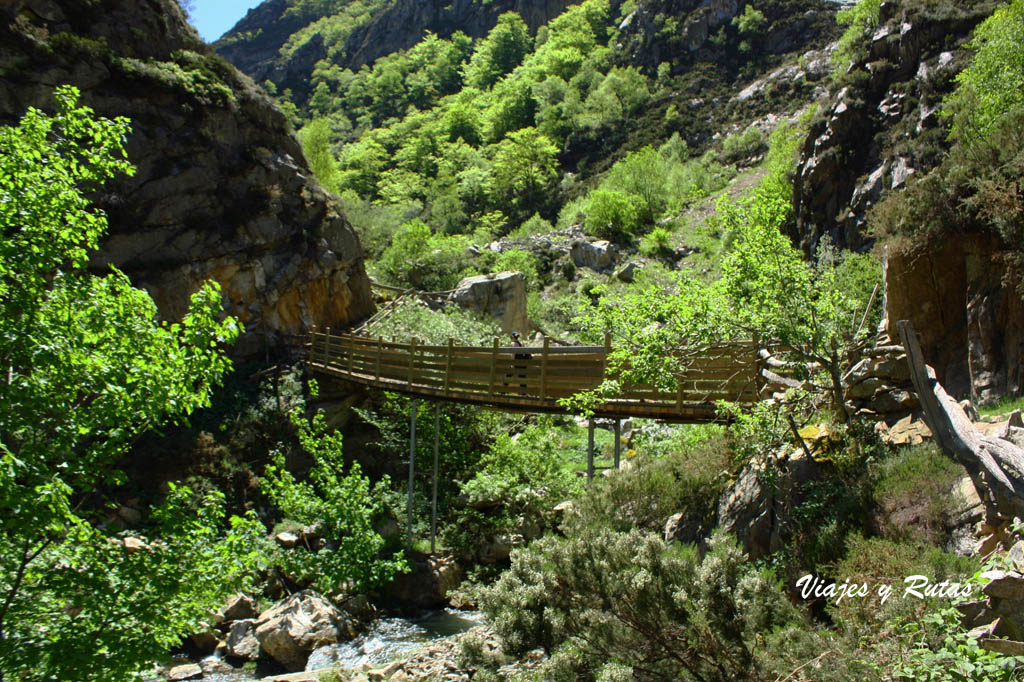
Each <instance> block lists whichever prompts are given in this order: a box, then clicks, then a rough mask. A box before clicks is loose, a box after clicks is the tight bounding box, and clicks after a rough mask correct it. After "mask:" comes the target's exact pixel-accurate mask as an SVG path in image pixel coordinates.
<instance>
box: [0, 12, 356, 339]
mask: <svg viewBox="0 0 1024 682" xmlns="http://www.w3.org/2000/svg"><path fill="white" fill-rule="evenodd" d="M0 73H3V74H4V77H3V79H2V80H0V121H3V122H5V123H12V122H15V121H16V120H17V118H18V117H20V116H21V114H23V113H24V111H25V109H26V108H27V107H29V106H35V107H37V108H40V109H43V110H48V109H52V106H53V98H52V92H53V89H54V87H55V86H57V85H60V84H63V83H70V84H72V85H75V86H77V87H78V88H80V89H81V90H82V98H83V101H84V103H85V104H88V105H89V106H92V107H93V108H94V109H96V111H97V113H99V114H101V115H104V116H115V115H123V116H127V117H129V118H130V119H131V121H132V134H131V136H130V137H129V139H128V141H127V151H128V156H129V159H130V160H131V161H132V162H133V163H134V164H135V165H136V166H137V168H138V172H137V173H136V175H135V176H134V177H132V178H121V179H118V180H117V181H116V182H114V183H112V184H111V185H110V186H109V187H108V192H107V193H106V194H104V195H103V196H101V197H98V203H99V204H100V206H101V207H102V208H104V209H105V210H106V211H107V213H108V216H109V219H110V227H111V230H110V235H109V237H108V238H107V239H106V241H105V243H104V244H103V245H102V250H101V252H100V253H99V254H98V255H97V257H96V258H95V265H96V267H104V266H106V265H107V264H112V265H115V266H117V267H118V268H121V269H122V270H124V271H125V272H126V273H127V274H128V275H129V276H130V277H131V278H132V281H133V282H135V283H136V285H139V286H142V287H144V288H146V289H147V290H148V291H149V292H150V293H151V295H152V296H153V298H154V299H155V300H156V302H157V304H158V306H159V307H160V310H161V312H162V314H163V315H164V316H165V317H166V318H169V319H175V318H178V317H180V316H181V315H182V314H183V312H184V311H185V310H186V307H187V305H188V297H189V295H190V293H191V292H192V291H195V290H196V289H197V288H198V287H199V286H200V284H201V283H202V282H203V281H205V280H206V279H210V278H212V279H215V280H217V281H218V282H220V283H221V284H222V286H223V291H224V295H225V306H226V309H227V311H228V312H229V313H231V314H233V315H236V316H238V317H239V318H240V319H241V320H242V321H243V322H244V323H245V326H246V334H245V336H244V337H243V339H242V340H241V341H240V342H239V344H238V345H237V346H236V348H235V353H237V354H239V355H252V354H254V353H257V352H259V351H261V350H262V349H263V347H264V345H265V344H266V343H267V342H268V341H274V340H277V339H280V338H281V335H284V334H295V333H299V332H302V331H304V330H306V329H308V328H309V327H311V326H314V325H327V324H333V325H340V324H343V323H345V322H348V321H352V320H356V319H360V318H362V317H364V316H366V315H367V314H368V313H369V312H370V311H371V310H372V307H373V304H372V301H371V298H370V293H369V280H368V279H367V277H366V273H365V270H364V267H363V260H362V249H361V247H360V244H359V239H358V237H357V235H356V234H355V232H354V231H353V230H352V229H351V227H350V226H349V224H348V223H347V221H346V220H345V218H344V216H343V215H341V213H340V212H339V210H338V208H337V206H336V204H335V203H334V201H333V200H332V199H331V198H330V197H329V196H328V195H327V194H326V193H325V192H324V191H323V190H322V189H321V188H320V186H319V184H318V183H317V182H316V181H315V179H313V178H312V177H311V174H310V172H309V170H308V167H307V165H306V161H305V159H304V157H303V154H302V150H301V148H300V146H299V145H298V143H297V142H296V140H295V138H294V136H293V135H292V134H291V133H290V132H289V130H288V128H287V124H286V122H285V119H284V117H283V115H282V114H281V113H280V111H278V109H277V108H276V107H275V106H274V105H273V104H272V103H271V102H270V100H269V99H268V98H267V97H266V96H265V95H263V94H261V93H260V92H259V91H258V90H257V89H255V88H254V87H253V85H252V82H251V81H250V80H249V79H248V78H246V77H245V76H243V75H241V74H240V73H239V72H238V71H236V70H235V69H234V68H233V67H231V66H230V65H228V64H227V63H225V62H224V61H223V60H222V59H221V58H219V57H218V56H216V55H215V54H213V53H212V51H211V50H210V49H209V48H207V47H206V46H205V45H204V44H203V43H202V42H201V41H200V40H199V38H198V36H197V35H196V34H195V32H194V30H193V29H192V28H191V27H189V26H188V24H187V23H186V22H185V20H184V17H183V16H182V13H181V10H180V9H179V8H178V5H177V4H176V3H175V2H174V1H173V0H142V1H139V2H135V1H131V0H103V1H102V2H95V1H92V2H90V1H89V0H69V1H67V2H61V3H56V2H53V0H6V1H5V2H3V3H0Z"/></svg>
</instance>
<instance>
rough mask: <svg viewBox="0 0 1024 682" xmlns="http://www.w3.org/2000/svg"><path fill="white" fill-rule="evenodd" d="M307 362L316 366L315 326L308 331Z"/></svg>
mask: <svg viewBox="0 0 1024 682" xmlns="http://www.w3.org/2000/svg"><path fill="white" fill-rule="evenodd" d="M309 361H310V362H311V363H313V364H316V325H313V327H312V329H310V331H309Z"/></svg>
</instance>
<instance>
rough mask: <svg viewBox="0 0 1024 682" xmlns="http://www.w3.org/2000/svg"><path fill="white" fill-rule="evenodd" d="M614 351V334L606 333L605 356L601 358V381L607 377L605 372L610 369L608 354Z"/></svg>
mask: <svg viewBox="0 0 1024 682" xmlns="http://www.w3.org/2000/svg"><path fill="white" fill-rule="evenodd" d="M611 352H612V335H611V334H610V333H608V332H605V333H604V357H603V358H601V381H604V379H605V376H604V374H605V372H607V371H608V354H609V353H611Z"/></svg>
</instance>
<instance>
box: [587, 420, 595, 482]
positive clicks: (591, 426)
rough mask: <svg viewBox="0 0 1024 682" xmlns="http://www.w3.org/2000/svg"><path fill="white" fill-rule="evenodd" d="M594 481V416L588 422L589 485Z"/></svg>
mask: <svg viewBox="0 0 1024 682" xmlns="http://www.w3.org/2000/svg"><path fill="white" fill-rule="evenodd" d="M593 480H594V416H593V415H591V416H590V420H589V421H588V422H587V483H588V484H589V483H590V482H591V481H593Z"/></svg>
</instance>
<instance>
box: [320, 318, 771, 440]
mask: <svg viewBox="0 0 1024 682" xmlns="http://www.w3.org/2000/svg"><path fill="white" fill-rule="evenodd" d="M611 350H612V349H611V345H610V343H609V341H608V340H607V339H606V341H605V345H604V346H553V345H551V343H550V342H549V341H548V340H547V339H545V340H544V344H543V345H542V346H534V347H521V346H500V345H499V341H498V339H494V343H493V344H492V345H491V346H490V347H481V346H460V345H455V343H454V341H451V340H449V341H448V343H447V345H443V346H435V345H428V344H424V343H420V342H418V341H416V340H415V339H414V340H413V341H412V342H410V343H400V342H396V341H394V340H391V341H386V340H384V339H382V338H380V337H377V338H372V337H368V336H359V335H354V334H332V333H331V332H330V330H329V329H328V330H326V331H324V332H317V333H314V334H313V335H312V339H311V344H310V346H309V357H308V364H309V368H310V370H311V371H313V372H314V373H317V374H321V375H324V376H330V377H334V378H337V379H342V380H344V381H349V382H352V383H356V384H362V385H365V386H371V387H374V388H380V389H383V390H386V391H393V392H395V393H402V394H405V395H409V396H412V397H416V398H423V399H426V400H432V401H442V402H444V401H447V402H459V403H467V404H473V405H481V406H486V407H492V408H497V409H501V410H505V411H510V412H533V413H541V412H547V413H562V414H567V413H570V410H569V409H568V408H566V407H564V406H563V405H562V404H561V403H560V402H559V400H560V399H562V398H568V397H570V396H572V395H575V394H577V393H580V392H582V391H589V390H593V389H596V388H597V387H598V386H600V385H601V383H602V382H603V381H604V380H605V379H607V378H610V377H609V368H608V356H609V354H610V353H611ZM679 362H680V371H679V373H678V374H677V376H676V381H675V387H674V388H671V389H665V388H659V387H656V386H645V385H638V384H626V385H623V386H622V387H621V390H620V391H619V393H618V395H617V396H616V397H615V398H613V399H610V400H608V401H606V402H604V403H601V404H600V405H598V406H596V407H595V408H594V416H596V417H603V418H612V419H623V418H628V417H644V418H649V419H660V420H662V421H667V422H685V423H702V422H711V421H717V420H719V417H718V413H717V409H716V406H715V403H716V402H717V401H719V400H729V401H732V402H738V403H753V402H756V401H757V400H758V397H759V396H760V395H761V394H762V392H763V391H764V389H765V388H766V386H767V384H768V380H767V379H766V378H765V376H764V373H763V369H764V368H763V366H762V365H763V361H762V359H761V357H760V356H759V354H758V349H757V347H756V345H755V344H754V343H753V342H746V343H744V342H735V343H726V344H718V345H715V346H711V347H708V348H705V349H702V350H701V351H700V352H698V353H695V354H690V355H687V356H685V357H680V360H679Z"/></svg>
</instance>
